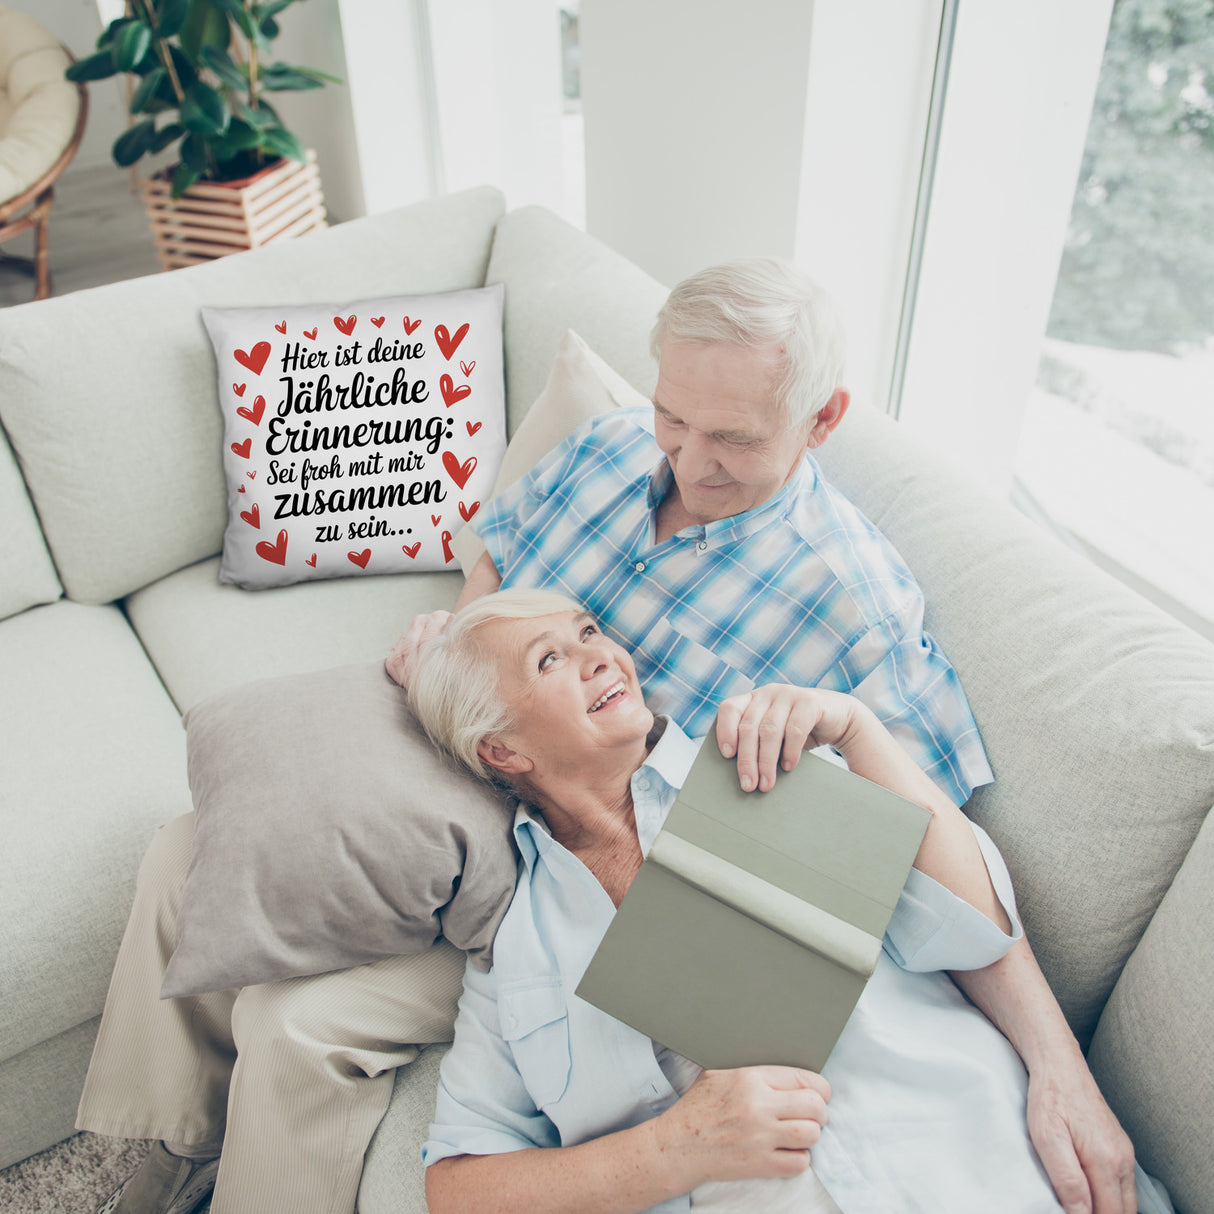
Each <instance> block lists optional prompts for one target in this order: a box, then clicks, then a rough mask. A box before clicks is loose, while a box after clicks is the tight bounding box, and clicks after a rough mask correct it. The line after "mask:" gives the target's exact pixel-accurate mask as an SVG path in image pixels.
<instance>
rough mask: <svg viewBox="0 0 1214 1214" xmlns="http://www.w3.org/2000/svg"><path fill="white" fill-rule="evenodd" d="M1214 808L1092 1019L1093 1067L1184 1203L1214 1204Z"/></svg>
mask: <svg viewBox="0 0 1214 1214" xmlns="http://www.w3.org/2000/svg"><path fill="white" fill-rule="evenodd" d="M1212 889H1214V816H1208V817H1207V818H1206V822H1205V825H1204V826H1203V827H1202V829H1201V833H1200V834H1199V835H1198V836H1197V841H1196V842H1195V843H1194V844H1193V850H1192V851H1190V852H1189V855H1188V858H1187V859H1186V860H1185V862H1184V864H1183V865H1181V868H1180V872H1178V873H1177V874H1176V880H1175V881H1174V882H1173V884H1172V887H1171V889H1169V890H1168V892H1167V894H1166V896H1165V897H1164V900H1163V902H1162V903H1160V906H1159V910H1157V911H1156V912H1155V918H1154V919H1152V920H1151V925H1150V927H1148V928H1147V930H1146V934H1145V935H1144V936H1143V938H1142V941H1141V943H1140V944H1139V945H1138V947H1137V948H1136V949H1135V950H1134V954H1133V956H1131V957H1130V959H1129V961H1128V962H1127V963H1126V967H1125V972H1124V973H1123V974H1122V975H1121V978H1120V980H1119V981H1118V983H1117V985H1116V986H1115V987H1114V988H1113V994H1112V995H1111V996H1110V998H1109V1002H1108V1006H1107V1007H1106V1008H1105V1010H1104V1015H1103V1016H1102V1017H1101V1018H1100V1024H1099V1026H1098V1027H1097V1029H1096V1036H1095V1037H1094V1038H1093V1040H1092V1049H1091V1053H1090V1055H1089V1060H1090V1062H1091V1066H1092V1071H1093V1074H1095V1076H1096V1079H1097V1081H1098V1082H1099V1083H1100V1086H1101V1087H1102V1088H1103V1090H1104V1093H1105V1095H1106V1096H1107V1097H1108V1100H1109V1103H1110V1104H1111V1105H1112V1106H1113V1110H1114V1112H1116V1114H1117V1116H1118V1117H1119V1118H1120V1119H1121V1123H1122V1124H1123V1125H1124V1126H1125V1127H1126V1130H1127V1132H1128V1133H1129V1134H1130V1136H1131V1137H1132V1138H1133V1140H1134V1146H1135V1148H1136V1149H1137V1151H1138V1155H1139V1159H1140V1161H1141V1163H1142V1165H1143V1167H1145V1168H1146V1169H1147V1171H1148V1172H1150V1173H1151V1174H1152V1175H1158V1176H1161V1177H1165V1178H1166V1179H1167V1184H1168V1189H1169V1191H1170V1193H1171V1196H1172V1198H1173V1200H1174V1201H1175V1202H1176V1205H1177V1207H1178V1208H1179V1209H1181V1210H1208V1209H1210V1208H1211V1207H1212V1206H1214V1152H1212V1151H1211V1150H1210V1144H1211V1143H1214V1037H1211V1034H1210V1024H1211V1013H1210V1009H1211V1007H1214V897H1212V896H1211V892H1210V891H1211V890H1212Z"/></svg>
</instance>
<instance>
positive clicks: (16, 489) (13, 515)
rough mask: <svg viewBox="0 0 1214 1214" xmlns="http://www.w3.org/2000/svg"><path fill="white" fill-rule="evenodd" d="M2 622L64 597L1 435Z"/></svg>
mask: <svg viewBox="0 0 1214 1214" xmlns="http://www.w3.org/2000/svg"><path fill="white" fill-rule="evenodd" d="M0 519H3V520H4V524H3V526H0V569H3V570H4V576H3V577H0V619H4V617H5V616H10V615H15V614H16V613H17V612H18V611H24V610H25V609H26V608H27V607H35V606H37V605H38V604H40V603H53V602H54V601H55V599H57V598H58V597H59V596H60V595H61V594H62V593H63V588H62V587H61V586H60V585H59V578H58V577H57V576H56V574H55V566H54V564H53V563H52V561H51V554H50V553H49V552H48V551H47V550H46V541H45V540H44V539H43V538H42V531H41V529H40V528H39V526H38V516H37V515H36V514H35V513H34V507H33V504H32V503H31V502H30V499H29V494H28V493H26V491H25V482H24V481H23V480H22V479H21V470H20V469H19V468H18V467H17V461H16V460H15V459H14V458H13V452H12V448H11V447H10V446H9V445H8V442H7V440H6V439H5V438H4V436H3V434H0Z"/></svg>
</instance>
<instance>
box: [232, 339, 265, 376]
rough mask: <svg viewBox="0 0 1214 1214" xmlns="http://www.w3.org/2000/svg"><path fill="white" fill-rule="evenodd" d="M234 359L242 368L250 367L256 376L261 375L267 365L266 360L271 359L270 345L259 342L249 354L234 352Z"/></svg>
mask: <svg viewBox="0 0 1214 1214" xmlns="http://www.w3.org/2000/svg"><path fill="white" fill-rule="evenodd" d="M232 357H233V358H234V359H235V360H236V361H237V362H238V363H240V365H241V366H242V367H248V369H249V370H250V371H252V372H253V374H254V375H260V374H261V369H262V368H263V367H264V366H265V365H266V359H267V358H269V357H270V343H269V342H268V341H259V342H258V343H257V345H255V346H254V347H253V348H252V349H251V350H250V351H248V353H246V352H245V351H244V350H233V351H232Z"/></svg>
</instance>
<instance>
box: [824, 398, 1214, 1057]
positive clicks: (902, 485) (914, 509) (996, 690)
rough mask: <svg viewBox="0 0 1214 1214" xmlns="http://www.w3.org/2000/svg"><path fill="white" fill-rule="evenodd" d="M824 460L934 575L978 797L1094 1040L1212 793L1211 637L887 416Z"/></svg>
mask: <svg viewBox="0 0 1214 1214" xmlns="http://www.w3.org/2000/svg"><path fill="white" fill-rule="evenodd" d="M819 454H820V456H821V461H822V465H823V469H824V472H825V474H826V476H827V477H828V478H829V479H830V480H832V481H833V483H834V484H835V485H836V486H837V487H838V488H840V489H841V490H842V491H843V492H844V493H845V494H847V496H848V497H849V498H851V500H852V501H854V502H855V503H856V504H857V505H858V506H859V507H860V508H861V509H862V510H864V512H865V513H866V514H867V515H868V516H869V518H871V519H872V520H873V522H874V523H876V524H877V526H878V527H880V528H881V530H882V531H884V532H885V534H886V535H887V536H888V537H889V538H890V540H891V541H892V542H893V543H894V545H895V546H896V547H897V549H898V550H899V552H901V553H902V555H903V557H904V558H905V559H906V561H907V563H908V564H909V566H910V568H911V570H912V571H913V572H914V574H915V576H916V577H917V578H918V579H919V582H920V584H921V585H922V587H923V591H924V595H925V598H926V602H927V615H926V626H927V628H928V630H929V631H930V632H931V633H932V635H933V636H934V637H936V639H937V640H938V641H939V642H940V644H941V646H942V647H943V648H944V650H945V652H946V653H947V654H948V655H949V658H950V659H951V660H952V662H953V664H954V666H955V667H956V669H957V672H958V674H959V675H960V676H961V681H962V684H963V685H964V687H965V690H966V693H967V695H968V697H969V700H970V703H971V705H972V707H973V710H974V716H975V718H976V720H977V722H978V727H979V729H980V730H981V733H982V738H983V742H984V743H985V745H986V749H987V753H988V755H989V756H990V760H991V764H992V766H993V768H994V771H995V781H994V783H993V784H991V785H988V786H986V787H984V788H982V789H980V790H979V791H978V792H977V793H976V794H975V796H974V798H973V799H972V801H971V802H970V806H969V809H970V811H971V812H972V814H973V817H974V818H975V819H976V820H977V821H978V822H979V823H980V824H981V825H982V826H984V827H985V828H986V829H987V830H988V831H989V832H990V834H991V835H992V836H993V837H994V839H995V841H996V842H997V843H998V844H999V846H1000V848H1001V849H1002V851H1003V854H1004V856H1005V857H1006V859H1007V861H1008V866H1009V868H1010V869H1011V872H1012V877H1013V880H1014V882H1015V885H1016V891H1017V895H1018V898H1019V904H1020V907H1021V910H1022V911H1023V915H1024V924H1025V930H1026V932H1027V934H1028V936H1029V939H1030V941H1031V942H1032V944H1033V947H1034V948H1035V950H1036V952H1037V955H1038V958H1039V959H1040V961H1041V965H1042V968H1043V969H1044V970H1045V973H1046V976H1047V977H1048V978H1049V979H1050V981H1051V983H1052V984H1053V986H1054V989H1055V991H1056V992H1057V994H1058V996H1059V1000H1060V1002H1061V1003H1062V1006H1063V1008H1064V1010H1065V1011H1066V1013H1067V1015H1068V1017H1069V1018H1070V1021H1071V1024H1072V1026H1073V1027H1074V1028H1075V1030H1076V1032H1077V1034H1078V1036H1079V1038H1080V1040H1081V1041H1083V1042H1086V1041H1087V1040H1088V1038H1089V1037H1090V1035H1091V1033H1092V1030H1093V1029H1094V1028H1095V1025H1096V1021H1097V1019H1098V1018H1099V1016H1100V1012H1101V1009H1102V1008H1103V1006H1104V1002H1105V1000H1106V998H1107V997H1108V994H1109V992H1110V991H1111V990H1112V989H1113V984H1114V983H1115V982H1116V981H1117V977H1118V975H1119V973H1120V972H1121V967H1122V966H1123V965H1124V963H1125V960H1126V958H1127V957H1128V956H1129V955H1130V953H1131V951H1132V950H1133V949H1134V947H1135V945H1136V944H1137V943H1138V940H1139V938H1140V936H1141V935H1142V932H1143V930H1144V929H1145V927H1146V925H1147V923H1148V922H1149V921H1150V919H1151V916H1152V915H1153V914H1154V913H1155V908H1156V907H1157V906H1158V905H1159V902H1160V899H1161V898H1162V897H1163V895H1164V893H1165V891H1166V890H1167V888H1168V885H1169V884H1170V883H1171V880H1172V877H1173V875H1174V874H1175V872H1176V870H1177V869H1178V868H1179V867H1180V864H1181V861H1182V860H1183V859H1184V856H1185V854H1186V853H1187V851H1188V849H1189V846H1190V844H1191V843H1192V841H1193V838H1194V837H1195V835H1196V834H1197V830H1198V827H1199V826H1200V825H1201V822H1202V820H1203V818H1204V817H1205V814H1206V811H1207V809H1208V808H1209V805H1210V801H1211V799H1212V797H1214V751H1212V750H1211V748H1210V744H1209V739H1210V738H1211V737H1212V736H1214V646H1211V645H1210V644H1209V643H1208V642H1205V641H1203V640H1202V639H1201V638H1199V637H1198V636H1197V634H1196V633H1193V632H1190V631H1189V630H1188V629H1186V628H1184V627H1183V626H1182V625H1180V624H1178V623H1176V622H1174V621H1172V620H1171V619H1170V618H1169V617H1167V616H1165V615H1163V614H1162V613H1161V612H1159V611H1157V610H1155V609H1154V608H1152V607H1151V606H1149V605H1148V604H1146V603H1145V602H1144V601H1143V600H1142V599H1140V598H1139V597H1138V596H1137V595H1135V594H1133V593H1131V592H1130V591H1128V590H1126V589H1125V588H1124V587H1122V586H1120V585H1119V584H1118V583H1116V582H1114V581H1113V580H1112V579H1111V578H1109V577H1107V576H1106V575H1104V574H1103V573H1101V572H1100V571H1099V570H1097V569H1096V568H1094V567H1093V566H1092V565H1091V564H1090V563H1088V562H1086V561H1084V560H1083V559H1081V558H1080V557H1078V556H1076V555H1075V554H1073V553H1070V552H1068V551H1067V550H1065V549H1064V548H1063V547H1062V546H1061V545H1060V544H1058V543H1057V542H1056V541H1054V540H1053V539H1052V538H1050V537H1049V536H1047V535H1046V534H1045V533H1044V532H1043V531H1041V530H1040V529H1039V528H1037V527H1035V526H1034V525H1033V524H1031V523H1029V522H1028V521H1027V520H1025V519H1024V518H1022V517H1021V516H1020V515H1018V514H1016V513H1015V512H1014V511H1013V510H1012V509H1011V508H1010V507H1008V506H1006V505H1005V504H1003V503H1002V502H1000V501H997V500H996V499H995V498H994V497H992V496H988V495H987V494H985V493H983V492H981V491H980V490H979V489H977V488H976V487H971V486H970V485H969V483H968V482H967V481H966V480H965V479H964V478H962V477H959V476H957V475H956V472H955V471H954V470H953V469H951V468H949V467H948V465H946V464H945V463H944V462H943V461H942V460H940V459H939V458H937V457H936V456H935V455H934V454H933V453H932V452H930V451H926V450H924V449H923V448H922V447H921V445H920V444H918V443H916V442H915V441H914V440H913V439H911V438H910V436H908V435H907V434H906V432H905V431H904V430H903V429H901V428H900V427H898V426H897V424H896V423H894V422H892V421H890V420H889V419H887V418H885V417H884V416H881V415H878V414H875V413H873V412H872V411H869V410H865V409H853V410H852V413H851V414H850V415H849V416H848V417H847V418H846V419H845V420H844V422H843V424H842V425H841V426H840V427H839V429H838V430H837V431H836V432H835V434H834V435H833V436H832V437H831V438H830V440H829V441H828V442H827V443H826V444H825V445H824V446H823V447H822V448H821V450H820V452H819Z"/></svg>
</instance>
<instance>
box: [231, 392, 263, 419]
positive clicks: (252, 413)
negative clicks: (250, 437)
mask: <svg viewBox="0 0 1214 1214" xmlns="http://www.w3.org/2000/svg"><path fill="white" fill-rule="evenodd" d="M265 411H266V398H265V397H264V396H259V397H257V399H256V400H255V401H254V402H253V407H252V408H251V409H246V408H245V407H244V405H237V406H236V412H237V413H239V414H240V416H241V417H247V418H248V419H249V421H251V422H252V423H253V425H255V426H260V425H261V415H262V414H263V413H264V412H265Z"/></svg>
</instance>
